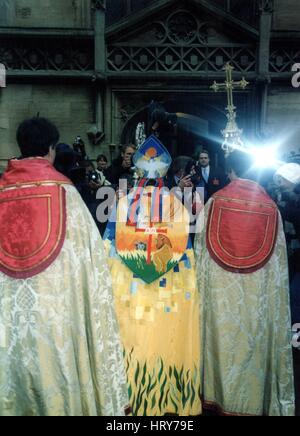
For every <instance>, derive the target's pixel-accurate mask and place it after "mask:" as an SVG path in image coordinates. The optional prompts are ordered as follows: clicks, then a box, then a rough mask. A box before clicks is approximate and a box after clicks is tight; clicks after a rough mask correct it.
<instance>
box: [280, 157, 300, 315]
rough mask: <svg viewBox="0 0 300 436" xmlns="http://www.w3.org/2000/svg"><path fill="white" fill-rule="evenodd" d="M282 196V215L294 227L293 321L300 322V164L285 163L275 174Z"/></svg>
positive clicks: (292, 256) (291, 258) (292, 259)
mask: <svg viewBox="0 0 300 436" xmlns="http://www.w3.org/2000/svg"><path fill="white" fill-rule="evenodd" d="M275 182H276V184H277V185H278V186H279V189H280V192H281V198H280V202H279V209H280V211H281V214H282V217H283V219H284V220H285V221H286V222H289V223H291V224H292V225H293V227H294V234H293V235H291V237H290V241H289V242H290V244H289V245H290V259H289V261H290V262H289V263H290V275H291V306H292V322H293V323H298V322H300V165H298V164H296V163H289V164H286V165H283V166H282V167H281V168H279V170H278V171H277V172H276V174H275Z"/></svg>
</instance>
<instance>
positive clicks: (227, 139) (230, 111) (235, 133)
mask: <svg viewBox="0 0 300 436" xmlns="http://www.w3.org/2000/svg"><path fill="white" fill-rule="evenodd" d="M223 70H225V72H226V81H225V82H224V83H217V82H216V81H215V82H214V84H213V85H212V86H211V87H210V88H211V89H212V90H213V91H215V92H218V91H227V103H228V105H227V107H226V111H227V118H228V123H227V126H226V128H225V130H222V135H223V137H224V142H223V145H222V148H223V150H224V151H225V152H226V154H229V153H231V152H232V151H233V150H234V149H235V148H241V147H244V144H243V141H242V139H241V135H242V133H243V131H242V130H241V129H239V128H238V126H237V123H236V107H235V105H234V102H233V91H234V90H236V89H246V88H247V86H248V85H249V82H247V81H246V80H245V79H244V77H243V78H242V80H240V81H239V82H235V81H234V80H233V78H232V71H233V70H234V67H233V66H232V65H230V63H229V62H228V63H227V64H226V65H225V67H224V68H223Z"/></svg>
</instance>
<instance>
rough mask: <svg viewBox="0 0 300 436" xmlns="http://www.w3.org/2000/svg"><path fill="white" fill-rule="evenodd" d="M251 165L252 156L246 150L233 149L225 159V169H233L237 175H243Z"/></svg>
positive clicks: (245, 174)
mask: <svg viewBox="0 0 300 436" xmlns="http://www.w3.org/2000/svg"><path fill="white" fill-rule="evenodd" d="M252 165H253V158H252V156H251V155H249V154H248V153H246V152H242V151H239V150H235V151H234V152H233V153H231V154H230V155H229V156H228V158H227V160H226V170H227V172H229V171H230V170H233V171H234V172H235V174H236V175H237V176H238V177H245V176H247V173H248V172H249V171H250V169H251V166H252Z"/></svg>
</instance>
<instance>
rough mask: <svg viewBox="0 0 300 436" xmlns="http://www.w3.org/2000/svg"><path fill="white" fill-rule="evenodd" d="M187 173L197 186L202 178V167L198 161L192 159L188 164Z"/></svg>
mask: <svg viewBox="0 0 300 436" xmlns="http://www.w3.org/2000/svg"><path fill="white" fill-rule="evenodd" d="M185 173H186V175H187V176H190V178H191V182H192V183H193V185H194V186H195V187H197V186H198V185H199V183H200V182H201V179H202V171H201V167H200V166H199V165H197V162H196V161H194V160H192V159H191V160H190V161H189V162H188V164H187V166H186V169H185Z"/></svg>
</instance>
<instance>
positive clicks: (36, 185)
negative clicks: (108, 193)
mask: <svg viewBox="0 0 300 436" xmlns="http://www.w3.org/2000/svg"><path fill="white" fill-rule="evenodd" d="M57 139H58V133H57V130H56V128H55V127H54V126H53V125H51V124H50V123H49V122H48V121H47V120H43V119H33V120H29V121H26V122H25V123H23V124H22V125H21V126H20V128H19V134H18V140H19V145H20V146H21V151H22V154H23V156H24V157H27V158H25V159H22V160H13V161H11V162H10V163H9V166H8V169H7V171H6V172H5V173H4V175H3V177H2V178H1V179H0V185H1V186H0V204H1V206H0V229H1V233H0V415H1V416H3V415H4V416H28V415H29V416H32V415H34V416H99V415H105V416H107V415H111V416H112V415H124V408H125V407H126V405H127V404H128V393H127V386H126V377H125V369H124V365H123V356H122V349H121V342H120V338H119V330H118V325H117V321H116V317H115V312H114V303H113V297H112V288H111V278H110V274H109V270H108V267H107V264H106V259H105V254H104V250H103V243H102V240H101V238H100V236H99V233H98V231H97V228H96V226H95V224H94V221H93V219H92V217H91V215H90V213H89V212H88V210H87V208H86V207H85V205H84V204H83V202H82V200H81V198H80V196H79V194H78V193H77V191H76V189H75V188H74V187H73V186H72V184H71V182H70V181H69V180H68V179H66V178H65V177H64V176H62V175H61V174H60V173H58V172H56V171H55V170H54V168H53V166H52V162H53V159H54V155H55V151H54V148H53V147H52V145H54V144H56V142H57ZM47 152H48V153H47ZM31 155H32V156H40V157H33V158H30V156H31ZM42 156H43V157H42Z"/></svg>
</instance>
